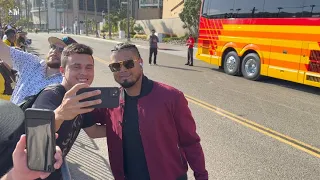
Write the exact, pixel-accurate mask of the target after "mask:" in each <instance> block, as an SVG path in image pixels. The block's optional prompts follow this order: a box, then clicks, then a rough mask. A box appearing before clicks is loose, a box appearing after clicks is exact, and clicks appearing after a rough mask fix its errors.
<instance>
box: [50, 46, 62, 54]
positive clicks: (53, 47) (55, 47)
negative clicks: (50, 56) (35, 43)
mask: <svg viewBox="0 0 320 180" xmlns="http://www.w3.org/2000/svg"><path fill="white" fill-rule="evenodd" d="M50 48H51V49H53V50H56V49H57V50H58V51H59V52H60V53H62V51H63V48H61V47H58V46H56V45H54V44H51V45H50Z"/></svg>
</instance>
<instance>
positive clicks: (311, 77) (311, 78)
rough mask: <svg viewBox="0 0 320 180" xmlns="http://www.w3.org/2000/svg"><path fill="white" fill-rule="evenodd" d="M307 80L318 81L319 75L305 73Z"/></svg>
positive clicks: (319, 81) (319, 79)
mask: <svg viewBox="0 0 320 180" xmlns="http://www.w3.org/2000/svg"><path fill="white" fill-rule="evenodd" d="M307 80H308V81H314V82H318V83H320V78H319V77H316V76H310V75H307Z"/></svg>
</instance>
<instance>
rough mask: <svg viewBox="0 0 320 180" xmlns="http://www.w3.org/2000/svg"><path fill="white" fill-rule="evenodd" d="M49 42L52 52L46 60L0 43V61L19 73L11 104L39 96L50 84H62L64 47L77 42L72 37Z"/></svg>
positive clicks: (54, 38) (52, 38)
mask: <svg viewBox="0 0 320 180" xmlns="http://www.w3.org/2000/svg"><path fill="white" fill-rule="evenodd" d="M48 41H49V44H50V50H49V53H48V55H47V59H46V60H42V59H40V57H38V56H35V55H33V54H30V53H26V52H23V51H20V50H18V49H16V48H13V47H8V46H7V45H6V44H4V43H3V42H0V59H1V60H2V61H4V62H5V63H7V64H9V65H12V68H13V69H15V70H16V71H18V75H19V78H18V80H17V84H16V86H15V89H14V91H13V94H12V96H11V102H13V103H14V104H20V103H21V102H23V100H24V99H25V98H26V97H28V96H32V95H35V94H38V93H39V92H40V91H41V90H42V89H43V88H45V87H46V86H48V85H50V84H57V83H61V82H62V75H61V73H60V70H59V68H60V65H61V53H62V51H63V49H64V47H66V46H67V45H70V44H73V43H77V42H76V41H75V40H74V39H72V38H70V37H64V38H62V39H58V38H56V37H49V38H48Z"/></svg>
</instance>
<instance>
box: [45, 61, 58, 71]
mask: <svg viewBox="0 0 320 180" xmlns="http://www.w3.org/2000/svg"><path fill="white" fill-rule="evenodd" d="M47 66H48V67H49V68H52V69H59V68H60V66H61V63H59V62H51V61H50V62H47Z"/></svg>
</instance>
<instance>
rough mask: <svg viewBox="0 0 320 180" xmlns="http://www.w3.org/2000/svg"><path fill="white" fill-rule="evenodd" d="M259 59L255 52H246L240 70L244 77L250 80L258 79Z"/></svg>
mask: <svg viewBox="0 0 320 180" xmlns="http://www.w3.org/2000/svg"><path fill="white" fill-rule="evenodd" d="M260 69H261V60H260V57H259V56H258V55H257V54H256V53H249V54H247V55H246V56H245V57H244V58H243V60H242V64H241V72H242V75H243V77H244V78H246V79H248V80H252V81H256V80H259V78H260V77H261V75H260Z"/></svg>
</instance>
